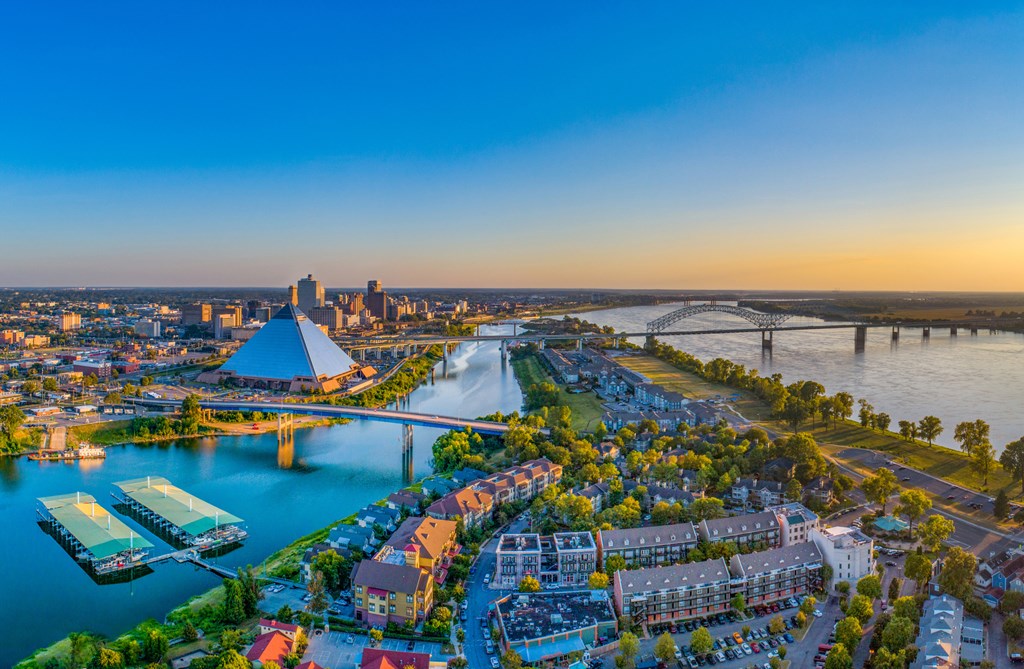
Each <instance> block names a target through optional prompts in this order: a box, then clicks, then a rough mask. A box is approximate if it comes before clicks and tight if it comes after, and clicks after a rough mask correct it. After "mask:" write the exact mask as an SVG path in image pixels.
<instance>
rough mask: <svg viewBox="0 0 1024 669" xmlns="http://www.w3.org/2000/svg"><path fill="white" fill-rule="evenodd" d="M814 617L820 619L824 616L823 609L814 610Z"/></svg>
mask: <svg viewBox="0 0 1024 669" xmlns="http://www.w3.org/2000/svg"><path fill="white" fill-rule="evenodd" d="M813 615H814V617H815V618H820V617H821V616H822V613H821V609H814V613H813Z"/></svg>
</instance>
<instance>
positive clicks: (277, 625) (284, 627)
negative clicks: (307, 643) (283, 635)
mask: <svg viewBox="0 0 1024 669" xmlns="http://www.w3.org/2000/svg"><path fill="white" fill-rule="evenodd" d="M260 627H270V628H272V629H275V630H281V631H282V632H292V633H294V632H298V631H299V626H298V625H289V624H288V623H281V622H278V621H276V620H267V619H266V618H260Z"/></svg>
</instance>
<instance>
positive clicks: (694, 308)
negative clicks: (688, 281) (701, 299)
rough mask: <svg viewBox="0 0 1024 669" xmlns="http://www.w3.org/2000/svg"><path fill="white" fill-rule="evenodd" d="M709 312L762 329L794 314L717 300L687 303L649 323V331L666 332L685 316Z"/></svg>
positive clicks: (766, 328)
mask: <svg viewBox="0 0 1024 669" xmlns="http://www.w3.org/2000/svg"><path fill="white" fill-rule="evenodd" d="M709 312H720V313H724V314H732V315H733V316H739V317H740V318H742V319H744V320H746V321H747V322H749V323H753V324H754V325H755V326H756V327H758V328H760V329H761V330H773V329H775V328H777V327H778V326H780V325H782V324H783V323H785V322H786V321H788V320H789V319H790V318H792V314H764V313H761V312H759V311H751V310H750V309H745V308H743V307H735V306H732V305H730V304H716V303H715V302H710V303H705V304H693V305H687V306H685V307H683V308H681V309H676V310H675V311H671V312H669V313H667V314H665V315H664V316H661V317H659V318H655V319H654V320H653V321H651V322H649V323H648V324H647V332H648V333H650V334H657V333H660V332H664V331H665V328H667V327H669V326H670V325H672V324H674V323H677V322H679V321H681V320H683V319H684V318H689V317H691V316H696V315H698V314H706V313H709Z"/></svg>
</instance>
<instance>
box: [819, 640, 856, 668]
mask: <svg viewBox="0 0 1024 669" xmlns="http://www.w3.org/2000/svg"><path fill="white" fill-rule="evenodd" d="M851 667H853V658H852V657H850V653H849V652H847V650H846V646H844V645H843V644H841V643H837V644H836V645H834V646H832V650H830V651H829V652H828V655H826V656H825V669H850V668H851Z"/></svg>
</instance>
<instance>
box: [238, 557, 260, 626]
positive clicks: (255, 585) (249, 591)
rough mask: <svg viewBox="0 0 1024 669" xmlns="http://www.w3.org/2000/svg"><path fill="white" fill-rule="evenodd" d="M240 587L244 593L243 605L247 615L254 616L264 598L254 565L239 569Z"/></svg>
mask: <svg viewBox="0 0 1024 669" xmlns="http://www.w3.org/2000/svg"><path fill="white" fill-rule="evenodd" d="M238 587H239V589H240V592H241V593H242V607H243V608H244V610H245V615H246V616H247V617H248V616H253V615H256V613H257V612H258V611H259V603H260V600H261V599H263V589H262V588H260V583H259V581H258V580H257V579H256V575H255V573H253V569H252V565H251V564H250V565H247V566H246V567H245V568H244V569H239V570H238Z"/></svg>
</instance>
